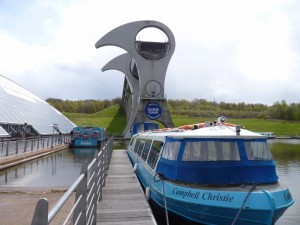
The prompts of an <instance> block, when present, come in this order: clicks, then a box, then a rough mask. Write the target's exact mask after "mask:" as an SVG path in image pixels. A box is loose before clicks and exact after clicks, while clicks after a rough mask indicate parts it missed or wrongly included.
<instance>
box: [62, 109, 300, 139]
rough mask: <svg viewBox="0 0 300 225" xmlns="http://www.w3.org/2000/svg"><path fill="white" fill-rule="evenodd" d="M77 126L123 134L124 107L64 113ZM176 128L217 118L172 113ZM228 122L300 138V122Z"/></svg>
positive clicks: (258, 120)
mask: <svg viewBox="0 0 300 225" xmlns="http://www.w3.org/2000/svg"><path fill="white" fill-rule="evenodd" d="M63 114H64V115H65V116H66V117H67V118H69V119H70V120H71V121H72V122H73V123H75V124H76V125H77V126H99V127H106V128H107V130H108V132H109V133H110V134H122V132H123V130H124V128H125V126H126V116H125V112H124V110H123V108H122V107H120V106H119V105H113V106H111V107H108V108H106V109H104V110H102V111H99V112H97V113H92V114H84V113H63ZM171 117H172V120H173V123H174V126H175V127H177V126H181V125H185V124H193V123H200V122H205V121H214V120H216V119H217V118H210V117H189V116H183V115H176V114H174V113H173V114H172V113H171ZM227 122H229V123H234V124H239V125H242V126H244V127H246V128H247V129H249V130H252V131H256V132H274V134H275V135H277V136H300V122H291V121H283V120H266V119H257V118H243V119H237V118H227ZM160 126H161V125H160Z"/></svg>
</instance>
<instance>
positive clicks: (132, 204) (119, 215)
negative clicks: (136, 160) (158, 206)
mask: <svg viewBox="0 0 300 225" xmlns="http://www.w3.org/2000/svg"><path fill="white" fill-rule="evenodd" d="M102 191H103V194H102V201H100V202H99V203H98V206H97V225H121V224H122V225H128V224H132V225H137V224H139V225H140V224H143V225H156V222H155V219H154V216H153V214H152V211H151V208H150V206H149V204H148V202H147V200H146V198H145V195H144V192H143V190H142V188H141V186H140V183H139V181H138V179H137V177H136V175H135V174H134V172H133V168H132V166H131V164H130V161H129V158H128V156H127V153H126V151H124V150H115V151H113V155H112V158H111V162H110V166H109V170H108V176H107V177H106V182H105V187H104V188H103V189H102Z"/></svg>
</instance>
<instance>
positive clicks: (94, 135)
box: [92, 131, 99, 139]
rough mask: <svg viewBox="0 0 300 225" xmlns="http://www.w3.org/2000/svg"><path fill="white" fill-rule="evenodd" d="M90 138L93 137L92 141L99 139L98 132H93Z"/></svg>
mask: <svg viewBox="0 0 300 225" xmlns="http://www.w3.org/2000/svg"><path fill="white" fill-rule="evenodd" d="M92 137H93V138H94V139H97V138H98V137H99V132H98V131H94V132H93V133H92Z"/></svg>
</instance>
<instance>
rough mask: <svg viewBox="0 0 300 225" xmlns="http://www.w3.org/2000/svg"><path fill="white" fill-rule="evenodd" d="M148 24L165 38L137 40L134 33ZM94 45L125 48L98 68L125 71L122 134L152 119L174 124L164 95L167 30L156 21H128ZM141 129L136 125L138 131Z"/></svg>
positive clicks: (171, 44)
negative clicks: (157, 40) (123, 126)
mask: <svg viewBox="0 0 300 225" xmlns="http://www.w3.org/2000/svg"><path fill="white" fill-rule="evenodd" d="M149 27H152V28H157V29H159V30H161V31H162V32H163V33H165V35H166V36H167V38H168V41H167V42H149V41H137V40H136V37H137V35H138V33H139V32H140V31H141V30H143V29H145V28H149ZM95 46H96V48H100V47H103V46H117V47H120V48H122V49H124V50H125V51H127V53H125V54H122V55H120V56H118V57H116V58H114V59H112V60H111V61H109V62H108V63H107V64H106V65H105V66H104V67H103V68H102V71H106V70H118V71H121V72H122V73H124V74H125V79H124V86H123V96H122V101H123V104H124V107H125V112H126V116H127V125H126V128H125V130H124V132H123V135H124V137H130V136H131V134H132V129H133V127H134V126H135V125H138V126H140V125H145V124H146V123H147V122H149V121H153V120H154V121H159V122H161V123H162V124H163V125H164V126H165V127H174V125H173V122H172V119H171V116H170V113H169V110H168V107H167V102H166V98H165V94H164V83H165V77H166V71H167V67H168V64H169V62H170V59H171V57H172V55H173V53H174V51H175V38H174V35H173V33H172V32H171V30H170V29H169V28H168V27H167V26H166V25H164V24H162V23H160V22H157V21H152V20H151V21H149V20H145V21H136V22H131V23H127V24H124V25H122V26H119V27H117V28H115V29H113V30H112V31H110V32H108V33H107V34H106V35H104V36H103V37H102V38H101V39H100V40H99V41H98V42H97V43H96V44H95ZM143 130H144V128H139V131H143Z"/></svg>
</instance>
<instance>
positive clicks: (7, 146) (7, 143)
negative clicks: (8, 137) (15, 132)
mask: <svg viewBox="0 0 300 225" xmlns="http://www.w3.org/2000/svg"><path fill="white" fill-rule="evenodd" d="M8 149H9V141H7V142H6V156H8Z"/></svg>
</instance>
